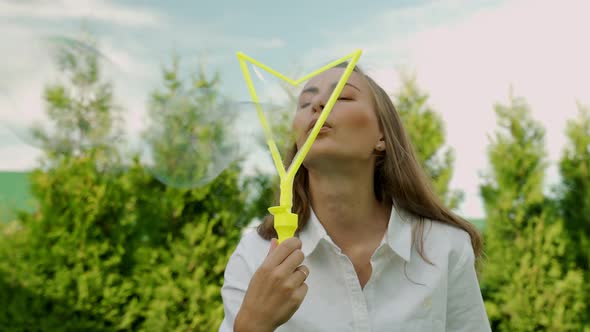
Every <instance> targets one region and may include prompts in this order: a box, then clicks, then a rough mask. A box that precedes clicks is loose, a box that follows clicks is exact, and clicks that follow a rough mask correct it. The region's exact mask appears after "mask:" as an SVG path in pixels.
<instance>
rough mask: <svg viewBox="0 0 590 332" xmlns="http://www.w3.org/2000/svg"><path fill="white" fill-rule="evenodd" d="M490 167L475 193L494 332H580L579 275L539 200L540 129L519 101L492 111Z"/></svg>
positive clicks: (554, 214)
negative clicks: (482, 213)
mask: <svg viewBox="0 0 590 332" xmlns="http://www.w3.org/2000/svg"><path fill="white" fill-rule="evenodd" d="M495 111H496V115H497V117H498V126H499V128H498V130H497V131H496V133H495V135H494V137H493V139H492V141H491V144H490V145H489V146H488V157H489V159H490V164H491V169H489V170H488V172H487V174H485V178H484V181H483V183H482V185H481V187H480V189H481V193H482V197H483V199H484V204H485V208H486V214H487V220H486V231H485V233H484V235H485V243H486V252H487V259H486V262H485V264H484V270H483V273H482V276H483V278H482V282H481V284H482V290H483V292H484V298H485V299H486V309H487V310H488V315H489V317H490V320H491V321H492V326H493V330H494V331H511V332H512V331H523V332H524V331H540V330H542V331H580V330H581V329H582V326H583V324H584V319H586V318H585V317H584V315H585V313H586V310H587V308H586V304H585V295H584V292H583V291H581V290H582V289H584V287H585V282H584V278H583V273H582V270H580V269H579V268H575V267H573V266H572V265H571V264H570V262H571V261H572V258H571V251H570V249H569V248H570V247H571V244H572V242H571V238H570V237H569V236H568V234H567V232H566V230H565V229H564V222H563V220H562V219H561V218H560V212H559V211H558V210H557V208H556V206H557V204H554V203H553V202H552V201H551V199H549V198H547V197H545V195H544V191H543V189H544V183H543V181H544V174H545V170H546V167H547V161H546V152H545V145H544V139H545V138H544V135H545V132H544V129H543V128H542V126H541V125H540V124H539V123H537V122H536V121H535V120H534V119H533V118H532V117H531V115H530V110H529V106H528V105H527V104H526V101H525V100H524V99H523V98H520V97H515V96H513V95H512V93H511V94H510V98H509V101H508V104H506V105H503V104H497V105H496V106H495Z"/></svg>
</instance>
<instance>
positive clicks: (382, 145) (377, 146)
mask: <svg viewBox="0 0 590 332" xmlns="http://www.w3.org/2000/svg"><path fill="white" fill-rule="evenodd" d="M375 150H377V153H379V154H381V153H384V152H385V139H384V138H383V135H381V137H379V141H377V144H375Z"/></svg>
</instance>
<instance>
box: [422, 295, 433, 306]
mask: <svg viewBox="0 0 590 332" xmlns="http://www.w3.org/2000/svg"><path fill="white" fill-rule="evenodd" d="M422 304H423V306H424V308H426V309H430V307H432V298H430V297H427V298H426V299H425V300H424V302H423V303H422Z"/></svg>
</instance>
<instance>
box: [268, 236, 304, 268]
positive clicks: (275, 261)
mask: <svg viewBox="0 0 590 332" xmlns="http://www.w3.org/2000/svg"><path fill="white" fill-rule="evenodd" d="M297 249H301V240H299V239H298V238H296V237H291V238H288V239H286V240H285V241H283V242H281V243H280V244H279V245H277V247H276V249H275V250H273V251H272V252H271V253H270V254H269V255H268V258H267V263H268V264H269V266H270V267H276V266H279V265H280V264H281V263H282V262H283V261H284V260H285V259H286V258H287V257H289V255H291V253H292V252H293V251H295V250H297ZM300 264H301V263H299V264H297V265H300ZM297 265H295V266H297ZM295 266H294V267H293V269H295Z"/></svg>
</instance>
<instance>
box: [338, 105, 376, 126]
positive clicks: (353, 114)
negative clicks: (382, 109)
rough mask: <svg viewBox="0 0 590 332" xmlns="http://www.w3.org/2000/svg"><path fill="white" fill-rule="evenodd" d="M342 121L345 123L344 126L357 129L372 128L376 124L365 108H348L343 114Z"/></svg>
mask: <svg viewBox="0 0 590 332" xmlns="http://www.w3.org/2000/svg"><path fill="white" fill-rule="evenodd" d="M343 115H345V116H343V119H342V122H343V123H345V124H346V127H348V128H351V129H354V130H357V131H364V130H374V129H375V126H376V119H375V117H374V116H372V114H370V112H367V111H366V110H360V109H356V110H350V111H349V112H347V113H346V114H343Z"/></svg>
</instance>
